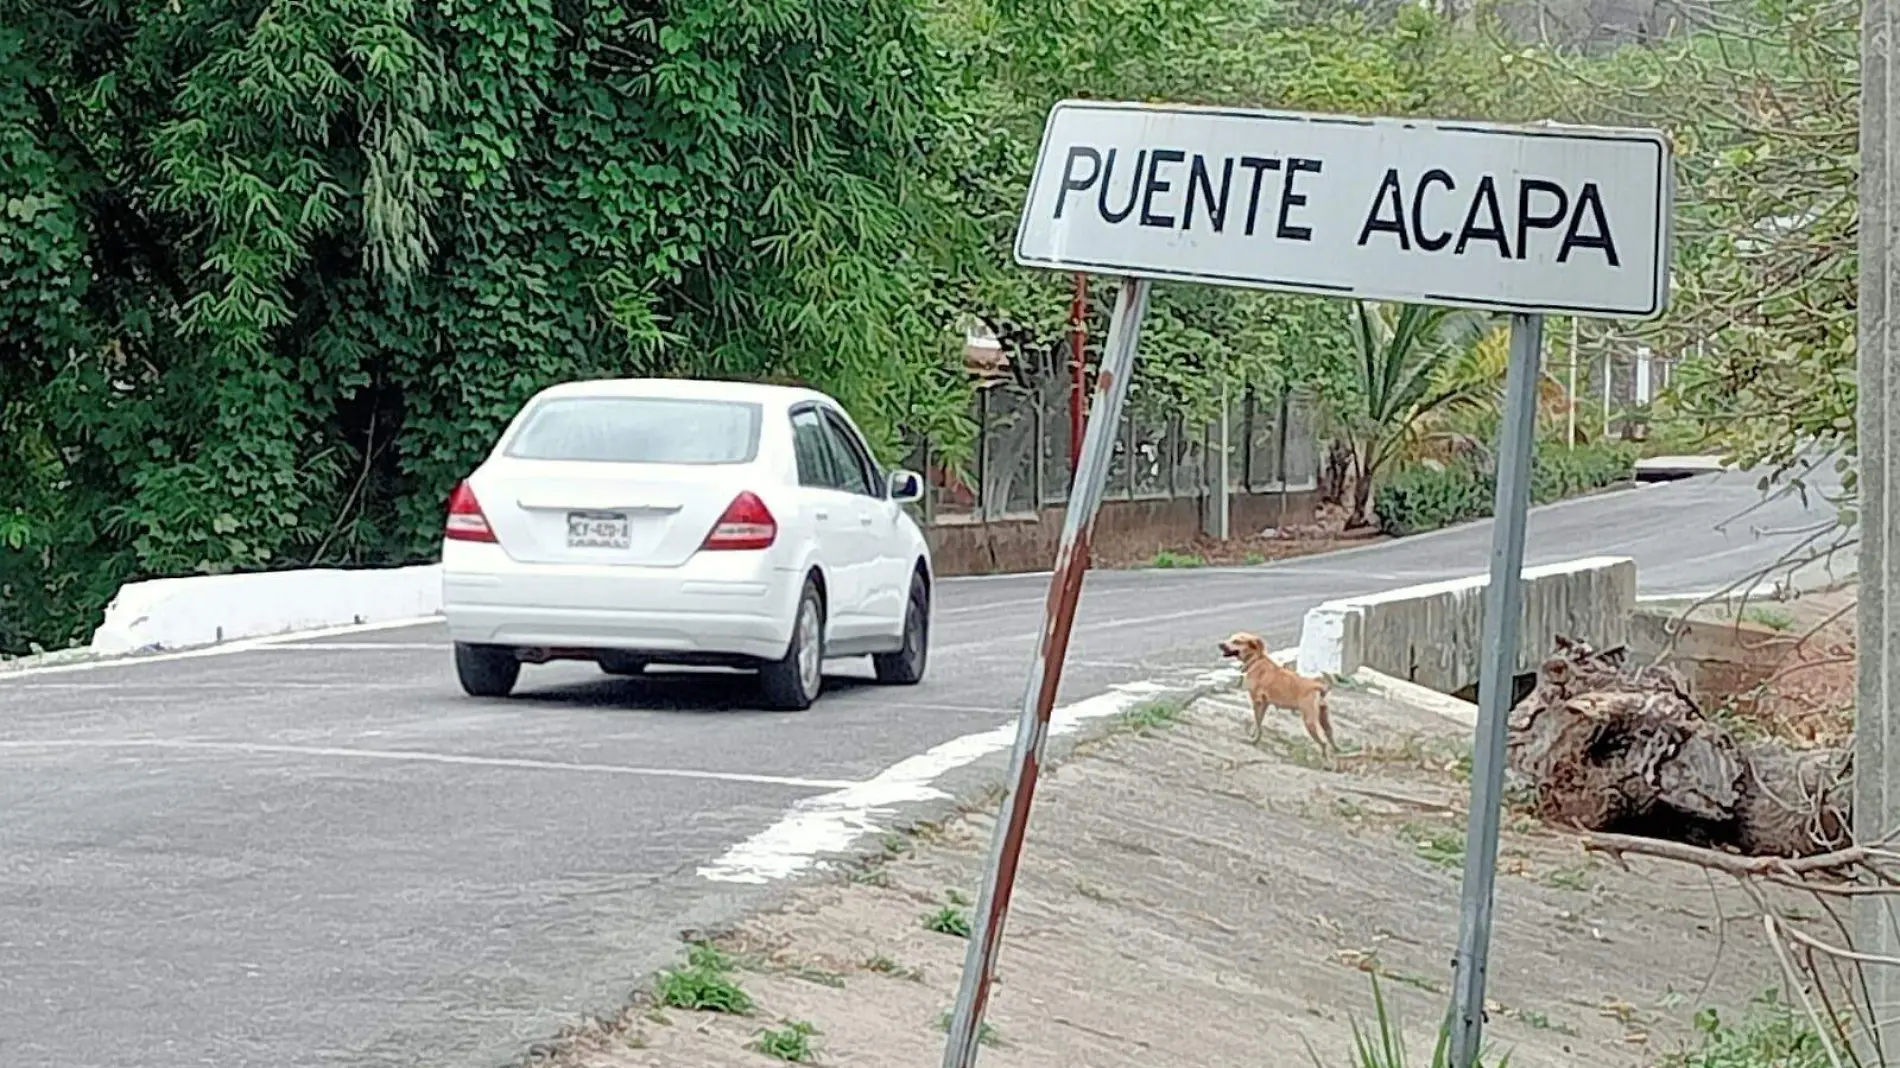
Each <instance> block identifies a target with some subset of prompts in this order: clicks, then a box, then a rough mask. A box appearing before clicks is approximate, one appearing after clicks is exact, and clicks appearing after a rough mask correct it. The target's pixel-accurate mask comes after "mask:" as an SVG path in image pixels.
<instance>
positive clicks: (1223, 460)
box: [1204, 383, 1234, 541]
mask: <svg viewBox="0 0 1900 1068" xmlns="http://www.w3.org/2000/svg"><path fill="white" fill-rule="evenodd" d="M1228 419H1229V414H1228V405H1227V386H1226V384H1225V383H1223V384H1222V385H1221V390H1220V420H1219V421H1218V422H1216V423H1215V428H1216V432H1217V433H1219V434H1220V448H1218V449H1216V450H1214V454H1213V455H1212V456H1209V457H1208V458H1207V463H1208V466H1210V467H1212V468H1213V469H1214V470H1213V473H1212V477H1211V478H1209V479H1208V482H1209V485H1208V487H1207V488H1208V497H1207V503H1208V514H1207V525H1206V527H1205V528H1204V529H1205V532H1206V533H1207V535H1208V537H1211V538H1214V539H1217V540H1219V541H1226V540H1227V539H1229V538H1231V537H1233V536H1234V531H1233V519H1232V511H1231V509H1232V507H1233V504H1232V497H1231V493H1232V486H1233V482H1232V480H1231V479H1230V478H1229V477H1228V466H1227V465H1228V460H1227V454H1228V442H1229V441H1230V440H1231V439H1232V436H1233V428H1232V425H1231V424H1230V423H1229V422H1228Z"/></svg>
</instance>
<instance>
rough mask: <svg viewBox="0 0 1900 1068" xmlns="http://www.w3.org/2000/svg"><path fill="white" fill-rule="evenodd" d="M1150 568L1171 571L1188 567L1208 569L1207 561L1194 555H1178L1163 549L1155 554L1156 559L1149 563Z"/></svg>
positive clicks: (1170, 550)
mask: <svg viewBox="0 0 1900 1068" xmlns="http://www.w3.org/2000/svg"><path fill="white" fill-rule="evenodd" d="M1148 566H1149V567H1154V568H1160V569H1161V570H1163V571H1170V570H1179V569H1181V568H1188V567H1206V566H1207V561H1206V560H1203V559H1201V558H1200V557H1198V556H1196V555H1194V554H1193V553H1177V552H1175V551H1173V550H1172V549H1163V550H1161V551H1160V552H1158V553H1156V554H1154V558H1153V559H1151V560H1149V561H1148Z"/></svg>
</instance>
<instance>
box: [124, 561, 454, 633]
mask: <svg viewBox="0 0 1900 1068" xmlns="http://www.w3.org/2000/svg"><path fill="white" fill-rule="evenodd" d="M441 611H442V566H441V565H440V564H424V565H421V566H418V567H398V568H366V569H363V570H360V571H346V570H308V571H261V572H254V573H248V574H238V575H194V576H191V577H188V578H169V579H152V580H150V581H147V582H133V583H129V584H127V585H125V586H122V587H120V588H119V592H118V594H117V595H116V596H114V597H113V598H112V603H111V604H110V605H107V606H106V620H105V623H103V624H102V625H101V626H100V627H99V629H98V630H97V631H95V632H94V633H93V636H92V642H91V644H90V645H89V646H88V651H89V652H90V653H92V654H94V655H97V656H124V655H126V654H128V653H136V652H154V651H160V650H167V649H189V648H193V647H195V646H201V645H216V644H218V643H220V642H229V641H236V640H239V639H243V638H262V637H268V636H270V635H275V634H289V633H293V632H296V631H306V630H320V629H322V628H325V627H336V626H345V625H360V624H373V623H387V622H393V621H396V620H408V619H415V618H417V617H419V616H434V615H439V614H440V613H441Z"/></svg>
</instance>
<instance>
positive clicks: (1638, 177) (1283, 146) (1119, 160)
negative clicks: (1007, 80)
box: [1016, 101, 1673, 319]
mask: <svg viewBox="0 0 1900 1068" xmlns="http://www.w3.org/2000/svg"><path fill="white" fill-rule="evenodd" d="M1671 173H1672V171H1671V164H1670V153H1669V143H1668V141H1667V140H1666V139H1665V138H1664V137H1663V135H1662V134H1661V133H1659V132H1657V131H1653V130H1613V129H1597V128H1592V127H1577V126H1498V125H1490V124H1485V123H1475V122H1428V121H1422V120H1409V119H1360V118H1350V117H1344V116H1337V115H1308V114H1297V113H1291V112H1273V111H1246V110H1228V109H1219V108H1191V107H1176V106H1156V105H1147V104H1122V103H1104V102H1095V101H1065V102H1063V103H1060V104H1057V105H1056V106H1055V108H1054V109H1053V110H1051V112H1050V114H1049V122H1048V125H1047V127H1046V128H1045V129H1044V132H1043V141H1042V151H1041V154H1040V155H1039V157H1038V158H1037V161H1036V170H1035V176H1034V178H1033V179H1032V180H1031V184H1030V193H1029V198H1028V201H1027V203H1026V204H1025V206H1024V209H1023V216H1022V224H1021V226H1020V228H1019V229H1018V231H1017V237H1016V260H1017V262H1019V263H1022V264H1024V265H1025V266H1034V267H1049V268H1060V269H1064V270H1075V271H1093V272H1100V273H1106V274H1119V275H1124V276H1135V277H1142V278H1152V279H1168V280H1173V281H1184V282H1203V283H1209V284H1214V285H1230V286H1248V287H1255V288H1261V289H1274V290H1286V291H1291V292H1297V293H1310V294H1314V295H1317V296H1333V297H1359V298H1365V299H1372V300H1389V301H1398V302H1403V303H1412V304H1439V305H1452V306H1461V307H1475V308H1484V309H1489V310H1495V311H1505V312H1517V313H1521V314H1577V315H1589V316H1598V317H1605V318H1626V319H1645V318H1650V317H1652V316H1655V315H1658V314H1660V313H1661V312H1662V310H1663V307H1664V305H1665V303H1666V302H1667V299H1668V288H1669V248H1670V240H1669V238H1670V234H1669V219H1670V206H1671V195H1672V186H1673V183H1672V178H1671Z"/></svg>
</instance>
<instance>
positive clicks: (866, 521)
mask: <svg viewBox="0 0 1900 1068" xmlns="http://www.w3.org/2000/svg"><path fill="white" fill-rule="evenodd" d="M874 522H876V520H874V519H872V518H871V517H870V516H868V515H861V516H859V517H858V525H859V526H861V527H868V526H870V525H871V524H872V523H874Z"/></svg>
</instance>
